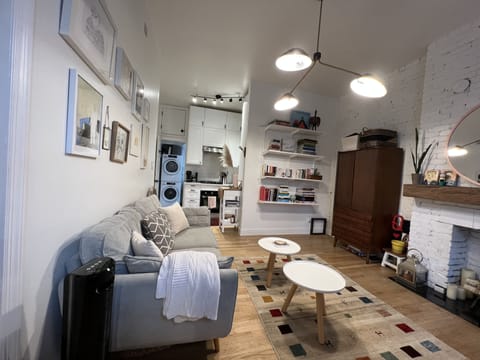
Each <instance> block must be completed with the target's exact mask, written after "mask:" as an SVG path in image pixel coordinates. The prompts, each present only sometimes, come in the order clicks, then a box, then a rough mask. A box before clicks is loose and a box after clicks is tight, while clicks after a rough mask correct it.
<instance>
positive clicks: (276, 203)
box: [257, 200, 318, 206]
mask: <svg viewBox="0 0 480 360" xmlns="http://www.w3.org/2000/svg"><path fill="white" fill-rule="evenodd" d="M257 203H258V204H268V205H295V206H316V205H318V203H316V202H281V201H263V200H258V201H257Z"/></svg>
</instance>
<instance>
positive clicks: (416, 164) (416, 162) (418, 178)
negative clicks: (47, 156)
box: [410, 128, 433, 184]
mask: <svg viewBox="0 0 480 360" xmlns="http://www.w3.org/2000/svg"><path fill="white" fill-rule="evenodd" d="M432 145H433V143H432V144H430V145H428V146H427V148H426V149H425V150H424V151H423V152H422V153H421V154H420V153H419V150H418V129H417V128H415V153H414V152H413V150H410V152H411V154H412V162H413V169H414V171H415V173H413V174H412V184H421V183H422V178H423V175H422V173H421V171H422V164H423V161H424V160H425V157H426V156H427V153H428V151H429V150H430V148H431V147H432Z"/></svg>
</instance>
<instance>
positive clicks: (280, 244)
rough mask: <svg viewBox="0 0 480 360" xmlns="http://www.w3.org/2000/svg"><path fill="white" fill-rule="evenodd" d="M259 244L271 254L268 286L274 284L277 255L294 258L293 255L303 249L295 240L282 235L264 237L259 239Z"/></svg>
mask: <svg viewBox="0 0 480 360" xmlns="http://www.w3.org/2000/svg"><path fill="white" fill-rule="evenodd" d="M258 245H259V246H260V247H261V248H263V249H265V250H267V251H268V252H269V253H270V255H269V257H268V265H267V287H270V285H271V284H272V275H273V265H274V264H275V256H276V255H286V256H287V258H288V260H292V258H291V255H293V254H296V253H298V252H300V250H301V249H302V248H301V247H300V245H298V244H297V243H296V242H295V241H292V240H288V239H284V238H280V237H264V238H261V239H260V240H258Z"/></svg>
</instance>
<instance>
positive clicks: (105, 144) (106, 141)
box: [102, 106, 112, 150]
mask: <svg viewBox="0 0 480 360" xmlns="http://www.w3.org/2000/svg"><path fill="white" fill-rule="evenodd" d="M111 137H112V131H111V129H110V107H109V106H107V109H106V110H105V122H104V124H103V140H102V149H103V150H110V139H111Z"/></svg>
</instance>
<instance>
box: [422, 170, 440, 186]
mask: <svg viewBox="0 0 480 360" xmlns="http://www.w3.org/2000/svg"><path fill="white" fill-rule="evenodd" d="M439 175H440V171H438V170H427V171H425V180H424V181H425V183H426V184H427V185H438V176H439Z"/></svg>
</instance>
